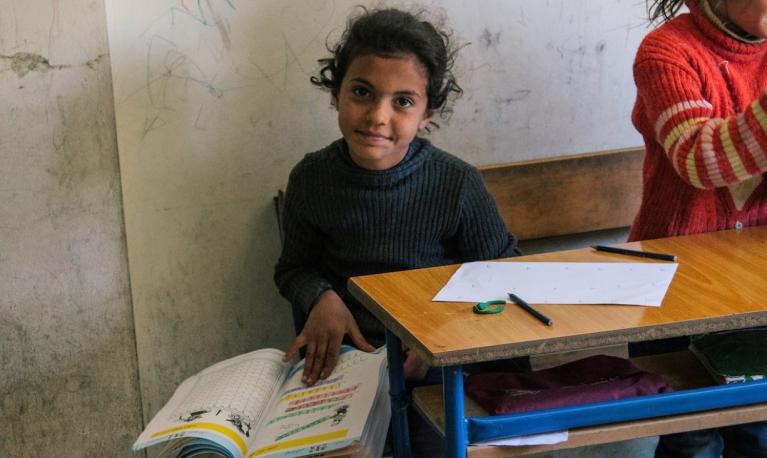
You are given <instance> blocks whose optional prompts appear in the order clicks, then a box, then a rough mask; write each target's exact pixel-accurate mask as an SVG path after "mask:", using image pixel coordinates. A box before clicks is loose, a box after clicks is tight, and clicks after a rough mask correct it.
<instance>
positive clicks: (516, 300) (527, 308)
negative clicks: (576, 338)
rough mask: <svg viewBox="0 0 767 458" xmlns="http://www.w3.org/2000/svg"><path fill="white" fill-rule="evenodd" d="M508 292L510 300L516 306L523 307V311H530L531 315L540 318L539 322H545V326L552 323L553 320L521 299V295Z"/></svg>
mask: <svg viewBox="0 0 767 458" xmlns="http://www.w3.org/2000/svg"><path fill="white" fill-rule="evenodd" d="M508 294H509V299H511V301H512V302H514V303H515V304H517V305H518V306H520V307H522V308H523V309H525V311H527V312H528V313H530V315H532V316H534V317H536V318H538V319H539V320H541V323H543V324H545V325H546V326H551V325H552V324H554V322H553V321H551V318H549V317H547V316H546V315H544V314H543V313H541V312H539V311H538V310H535V309H534V308H533V307H532V306H531V305H530V304H528V303H527V302H525V301H524V300H522V298H521V297H519V296H517V295H516V294H513V293H508Z"/></svg>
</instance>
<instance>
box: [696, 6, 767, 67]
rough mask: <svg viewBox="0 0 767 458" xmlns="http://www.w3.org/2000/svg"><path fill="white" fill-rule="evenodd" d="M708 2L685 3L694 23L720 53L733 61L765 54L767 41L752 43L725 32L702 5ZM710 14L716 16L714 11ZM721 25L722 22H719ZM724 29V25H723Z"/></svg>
mask: <svg viewBox="0 0 767 458" xmlns="http://www.w3.org/2000/svg"><path fill="white" fill-rule="evenodd" d="M706 2H707V0H687V1H686V2H685V3H686V5H687V8H688V9H689V10H690V16H691V17H692V20H693V23H694V24H695V25H696V27H697V28H698V29H699V30H700V31H701V33H702V34H703V35H704V36H705V37H706V38H707V39H708V40H709V41H710V42H711V43H712V44H713V45H714V46H715V47H717V48H718V49H719V51H720V52H721V53H722V54H723V55H726V56H727V57H728V58H729V59H731V60H738V56H740V58H741V59H743V58H746V59H748V58H750V57H751V56H753V55H754V54H757V53H760V52H764V51H765V50H766V49H767V41H765V40H761V41H759V42H750V41H745V40H742V39H738V38H735V37H734V36H732V33H731V31H727V30H723V29H722V28H720V26H718V25H717V24H716V23H715V22H712V19H714V18H716V16H714V18H709V15H708V14H706V11H705V9H706V7H705V6H704V5H702V3H706ZM710 14H712V15H713V14H714V13H713V11H712V12H711V13H710ZM718 22H719V23H721V21H718ZM721 27H724V24H721Z"/></svg>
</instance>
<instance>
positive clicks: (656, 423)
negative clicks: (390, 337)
mask: <svg viewBox="0 0 767 458" xmlns="http://www.w3.org/2000/svg"><path fill="white" fill-rule="evenodd" d="M643 154H644V151H643V149H642V148H626V149H619V150H611V151H604V152H598V153H591V154H581V155H574V156H564V157H557V158H553V159H545V160H537V161H525V162H516V163H509V164H495V165H488V166H483V167H480V172H481V174H482V177H483V178H484V180H485V184H486V185H487V188H488V189H489V191H490V193H491V194H492V195H493V197H494V198H495V200H496V202H497V204H498V207H499V209H500V212H501V215H502V217H503V218H504V221H505V222H506V225H507V227H508V228H509V230H510V231H511V232H513V233H514V234H515V235H517V237H518V238H519V239H520V241H521V242H522V244H524V243H525V242H529V241H530V240H539V239H545V238H551V237H555V238H556V237H565V238H568V239H570V241H571V242H572V243H574V244H575V245H577V244H578V238H579V237H580V236H581V235H582V234H587V233H591V232H593V231H602V230H605V229H615V228H626V227H627V226H629V225H630V224H631V222H632V221H633V218H634V215H635V214H636V212H637V210H638V208H639V202H640V199H641V192H642V191H641V188H642V180H641V173H642V162H643ZM621 241H622V240H621ZM572 247H573V248H574V247H576V246H572ZM604 350H605V351H604V352H605V353H608V354H613V355H619V356H624V355H621V354H620V352H621V350H620V349H616V348H615V347H610V348H606V349H604ZM549 356H550V357H551V359H552V361H556V360H557V359H560V361H559V362H566V361H570V360H573V359H577V357H578V354H577V353H576V354H570V355H564V356H563V357H562V358H559V355H549ZM633 360H634V362H635V363H636V364H637V365H638V366H639V367H641V368H643V369H645V370H648V371H650V372H653V373H657V374H660V375H662V376H663V377H664V378H665V379H666V380H667V381H669V383H670V384H671V385H672V386H673V387H674V388H675V389H676V390H680V389H686V388H695V387H701V386H709V385H713V384H714V383H715V382H714V381H713V380H712V379H711V377H710V376H709V375H708V373H707V372H706V371H705V369H704V368H703V367H702V365H701V364H700V363H699V362H698V361H697V359H696V358H695V357H694V356H692V354H691V353H690V352H688V351H682V352H676V353H667V354H660V355H652V356H644V357H640V358H634V359H633ZM550 365H552V364H545V363H544V364H543V365H542V366H541V367H547V366H550ZM412 402H413V404H414V406H415V408H416V410H418V411H419V412H420V413H421V414H422V415H423V416H424V417H425V418H426V419H427V420H428V421H429V422H430V423H431V424H432V425H433V426H434V427H435V428H436V429H437V430H438V431H440V432H441V433H442V434H444V409H443V401H442V386H441V385H432V386H424V387H419V388H416V389H414V390H413V392H412ZM465 405H466V409H465V410H466V415H467V416H485V415H487V412H485V411H484V410H483V409H482V408H481V407H480V406H478V405H477V404H476V403H475V402H473V401H472V400H471V399H470V398H465ZM764 418H767V406H765V405H752V406H746V407H738V408H729V409H719V410H711V411H706V412H702V413H696V414H689V415H677V416H672V417H665V418H658V419H650V420H641V421H632V422H625V423H615V424H608V425H601V426H595V427H586V428H578V429H574V430H570V431H569V439H568V441H566V442H563V443H559V444H554V445H537V446H520V447H486V446H470V447H469V448H468V450H467V455H468V456H472V457H513V456H523V455H529V454H532V453H540V452H548V451H554V450H561V449H568V448H575V447H583V446H589V445H598V444H605V443H609V442H618V441H624V440H630V439H638V438H643V437H650V436H657V435H660V434H669V433H676V432H683V431H692V430H698V429H703V428H712V427H720V426H726V425H731V424H740V423H748V422H753V421H758V420H761V419H764Z"/></svg>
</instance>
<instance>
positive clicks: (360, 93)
mask: <svg viewBox="0 0 767 458" xmlns="http://www.w3.org/2000/svg"><path fill="white" fill-rule="evenodd" d="M352 94H354V95H355V96H357V97H367V96H368V95H369V94H370V91H369V90H368V88H366V87H364V86H356V87H353V88H352Z"/></svg>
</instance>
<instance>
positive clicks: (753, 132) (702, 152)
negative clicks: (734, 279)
mask: <svg viewBox="0 0 767 458" xmlns="http://www.w3.org/2000/svg"><path fill="white" fill-rule="evenodd" d="M683 3H685V4H686V5H687V7H688V9H689V14H682V15H679V16H676V17H674V16H675V15H676V13H677V12H678V11H679V9H680V8H681V6H682V4H683ZM649 4H650V19H651V20H652V21H655V20H658V19H661V18H662V19H664V20H665V24H663V25H662V26H661V27H659V28H657V29H656V30H654V31H653V32H651V33H650V34H648V35H647V37H646V38H645V39H644V41H643V42H642V44H641V45H640V47H639V51H638V53H637V57H636V61H635V63H634V79H635V81H636V85H637V101H636V104H635V106H634V112H633V115H632V120H633V122H634V125H635V126H636V128H637V130H639V132H640V133H641V134H642V136H643V138H644V142H645V147H646V155H645V163H644V177H643V181H644V190H643V196H642V205H641V207H640V210H639V213H638V214H637V217H636V219H635V220H634V224H633V226H632V227H631V233H630V235H629V240H631V241H634V240H645V239H651V238H658V237H666V236H674V235H682V234H693V233H700V232H709V231H717V230H724V229H733V228H741V227H744V226H754V225H762V224H767V182H766V181H767V180H765V177H764V174H765V172H766V171H767V92H765V91H766V90H767V41H765V39H766V38H767V0H687V1H686V2H684V0H652V1H650V2H649ZM672 18H673V19H672ZM722 453H723V454H724V456H725V457H745V456H748V457H767V423H763V422H760V423H753V424H749V425H740V426H735V427H730V428H722V429H720V430H706V431H696V432H693V433H683V434H672V435H669V436H663V437H661V439H660V441H659V443H658V448H657V450H656V457H669V456H671V457H719V456H722Z"/></svg>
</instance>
